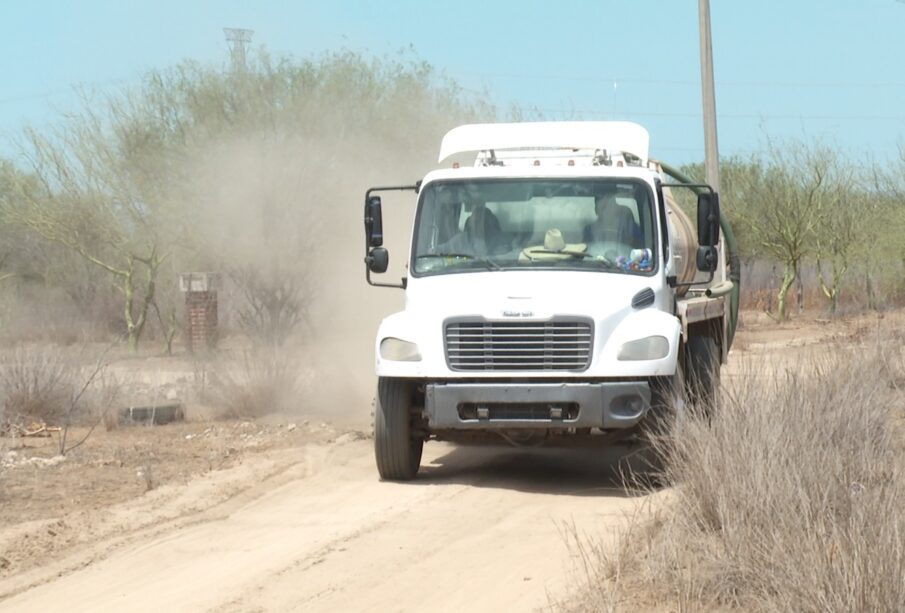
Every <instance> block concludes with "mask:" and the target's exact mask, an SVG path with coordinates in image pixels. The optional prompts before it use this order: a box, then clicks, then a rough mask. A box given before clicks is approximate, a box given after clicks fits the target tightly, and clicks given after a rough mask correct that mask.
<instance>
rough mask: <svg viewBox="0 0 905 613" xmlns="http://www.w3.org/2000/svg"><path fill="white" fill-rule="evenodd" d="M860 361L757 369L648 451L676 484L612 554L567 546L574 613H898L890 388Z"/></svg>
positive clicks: (904, 604)
mask: <svg viewBox="0 0 905 613" xmlns="http://www.w3.org/2000/svg"><path fill="white" fill-rule="evenodd" d="M866 353H871V351H865V350H864V349H862V350H861V351H860V352H858V353H856V352H855V351H854V350H849V349H844V348H834V350H833V351H828V352H826V353H825V354H824V355H823V356H815V358H814V359H813V361H812V362H811V363H810V364H807V365H800V364H799V365H796V366H795V367H794V368H793V367H790V368H785V369H780V368H777V367H774V366H771V365H770V364H769V363H766V362H765V363H763V364H759V365H758V366H757V368H752V369H751V371H750V372H748V373H745V374H744V375H743V376H742V377H739V379H738V382H734V383H733V385H731V386H727V388H728V389H724V390H723V396H722V401H721V406H720V407H719V410H718V411H717V414H716V416H715V417H714V419H713V420H712V422H710V423H708V421H707V420H706V419H703V418H702V417H700V416H699V415H696V414H695V413H696V412H695V411H694V410H693V409H692V410H690V411H688V412H687V413H686V414H685V415H684V417H683V418H682V419H680V420H678V422H677V423H676V424H675V428H674V433H673V434H674V435H673V436H671V437H669V438H668V439H667V438H664V439H662V440H658V441H656V442H655V446H656V449H657V451H658V453H659V454H660V456H661V457H662V461H663V467H664V472H665V477H666V479H667V480H668V481H669V482H671V483H675V484H677V485H676V487H675V489H674V491H672V492H670V496H671V500H670V503H669V504H668V505H665V506H664V507H663V509H662V510H661V511H660V513H659V514H658V516H657V517H656V518H655V519H654V520H650V519H646V520H645V522H644V523H643V524H640V523H639V522H635V526H634V527H633V529H632V530H631V531H630V533H629V534H626V535H623V538H622V540H621V542H620V544H619V545H618V546H617V547H599V546H596V545H595V544H594V543H592V542H587V541H585V542H584V543H581V542H580V541H581V539H578V538H576V539H573V540H574V541H575V542H577V543H579V546H578V549H577V550H578V551H579V552H580V554H581V555H582V556H584V558H583V559H584V560H585V565H584V566H585V571H586V577H587V584H588V585H587V586H586V588H585V590H584V592H583V594H582V596H581V597H579V598H578V599H577V600H575V601H574V602H572V603H570V604H569V606H568V607H565V608H570V609H573V610H636V609H638V608H640V607H639V605H641V603H642V602H647V603H649V605H650V608H652V609H655V610H662V609H669V610H676V609H677V610H680V611H684V610H701V609H705V610H714V609H715V610H746V611H748V610H754V611H902V610H905V471H903V449H902V447H903V446H902V441H901V438H900V437H901V431H900V429H899V428H898V424H900V423H901V418H902V409H901V406H902V393H901V392H900V391H899V390H898V389H896V388H895V385H896V381H897V380H898V379H899V377H898V375H897V374H896V373H893V372H891V369H890V368H889V366H888V363H887V362H886V361H885V360H883V359H881V358H879V357H877V358H875V359H865V357H864V356H865V354H866Z"/></svg>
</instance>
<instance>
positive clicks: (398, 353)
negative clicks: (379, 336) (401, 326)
mask: <svg viewBox="0 0 905 613" xmlns="http://www.w3.org/2000/svg"><path fill="white" fill-rule="evenodd" d="M380 357H382V358H383V359H384V360H393V361H394V362H420V361H421V353H420V352H419V351H418V345H416V344H415V343H410V342H408V341H404V340H402V339H398V338H393V337H392V336H389V337H387V338H385V339H383V340H382V341H380Z"/></svg>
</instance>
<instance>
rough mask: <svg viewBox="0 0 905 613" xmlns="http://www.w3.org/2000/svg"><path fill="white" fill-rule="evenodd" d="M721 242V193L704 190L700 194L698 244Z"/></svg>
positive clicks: (711, 244)
mask: <svg viewBox="0 0 905 613" xmlns="http://www.w3.org/2000/svg"><path fill="white" fill-rule="evenodd" d="M719 242H720V195H719V194H717V193H716V192H709V191H707V192H702V193H700V194H698V245H700V246H701V247H716V246H717V244H719ZM698 268H700V265H699V266H698ZM701 270H703V269H701Z"/></svg>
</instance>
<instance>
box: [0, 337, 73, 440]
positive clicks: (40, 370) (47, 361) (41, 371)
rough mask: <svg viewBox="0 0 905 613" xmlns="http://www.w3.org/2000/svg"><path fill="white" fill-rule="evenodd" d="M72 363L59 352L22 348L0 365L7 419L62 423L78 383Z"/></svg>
mask: <svg viewBox="0 0 905 613" xmlns="http://www.w3.org/2000/svg"><path fill="white" fill-rule="evenodd" d="M74 375H75V372H74V369H73V366H72V364H71V363H70V362H69V361H67V360H66V359H64V357H63V355H62V354H61V353H60V352H59V351H54V350H51V349H48V348H24V347H20V348H18V349H16V350H15V351H14V352H12V353H11V354H9V355H8V356H6V358H5V359H3V360H2V362H0V394H2V405H3V413H4V414H5V418H6V419H8V420H10V421H14V422H24V421H43V422H46V423H48V424H58V423H59V422H60V420H61V419H62V418H63V416H64V415H65V413H66V410H67V408H68V404H69V398H70V395H71V394H72V387H73V384H74Z"/></svg>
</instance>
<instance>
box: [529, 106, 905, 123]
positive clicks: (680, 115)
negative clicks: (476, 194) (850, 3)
mask: <svg viewBox="0 0 905 613" xmlns="http://www.w3.org/2000/svg"><path fill="white" fill-rule="evenodd" d="M532 110H537V111H540V112H541V113H555V114H572V115H590V116H598V117H609V116H610V115H612V112H611V111H602V110H581V109H551V108H536V109H532ZM619 115H621V116H624V117H668V118H669V117H671V118H682V119H700V118H701V113H700V112H687V113H672V112H662V111H652V112H646V111H620V112H619ZM718 117H719V118H720V119H747V120H751V119H755V120H757V119H765V120H773V119H776V120H802V119H804V120H818V121H905V115H804V114H795V113H791V114H787V115H771V114H764V113H718Z"/></svg>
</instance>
